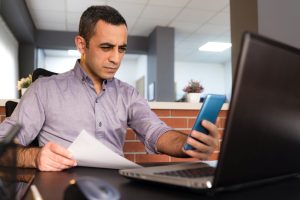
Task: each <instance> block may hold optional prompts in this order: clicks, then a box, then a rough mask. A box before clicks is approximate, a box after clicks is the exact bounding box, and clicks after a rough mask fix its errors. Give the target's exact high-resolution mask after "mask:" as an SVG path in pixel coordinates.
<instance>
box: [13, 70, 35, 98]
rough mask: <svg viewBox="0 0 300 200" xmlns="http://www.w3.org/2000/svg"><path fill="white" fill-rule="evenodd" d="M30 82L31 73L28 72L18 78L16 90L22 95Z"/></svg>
mask: <svg viewBox="0 0 300 200" xmlns="http://www.w3.org/2000/svg"><path fill="white" fill-rule="evenodd" d="M31 83H32V75H31V74H29V75H28V76H27V77H25V78H21V79H20V80H18V85H17V88H18V90H20V91H21V94H22V95H23V94H24V93H25V92H26V90H27V88H28V87H29V86H30V84H31Z"/></svg>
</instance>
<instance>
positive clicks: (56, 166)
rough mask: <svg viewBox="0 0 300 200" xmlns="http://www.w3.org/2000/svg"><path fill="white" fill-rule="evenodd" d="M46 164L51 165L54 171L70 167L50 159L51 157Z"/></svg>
mask: <svg viewBox="0 0 300 200" xmlns="http://www.w3.org/2000/svg"><path fill="white" fill-rule="evenodd" d="M47 164H48V166H49V167H51V168H52V169H54V170H55V171H61V170H64V169H68V168H70V167H72V166H70V165H65V164H63V163H60V162H56V161H55V160H52V159H51V158H50V159H49V160H48V163H47Z"/></svg>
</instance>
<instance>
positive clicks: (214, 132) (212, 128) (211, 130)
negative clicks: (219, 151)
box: [201, 120, 219, 138]
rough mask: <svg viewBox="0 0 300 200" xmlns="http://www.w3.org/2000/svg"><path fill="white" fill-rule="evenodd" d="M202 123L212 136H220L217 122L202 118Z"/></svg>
mask: <svg viewBox="0 0 300 200" xmlns="http://www.w3.org/2000/svg"><path fill="white" fill-rule="evenodd" d="M201 125H202V126H203V127H204V128H206V129H207V130H208V131H209V135H211V136H212V137H214V138H217V137H218V136H219V134H218V128H217V126H216V125H215V124H213V123H211V122H210V121H207V120H202V122H201Z"/></svg>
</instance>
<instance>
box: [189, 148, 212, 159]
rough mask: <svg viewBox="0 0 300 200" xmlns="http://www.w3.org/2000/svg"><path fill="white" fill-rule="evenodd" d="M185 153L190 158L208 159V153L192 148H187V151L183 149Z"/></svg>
mask: <svg viewBox="0 0 300 200" xmlns="http://www.w3.org/2000/svg"><path fill="white" fill-rule="evenodd" d="M185 153H186V154H187V155H189V156H190V157H192V158H197V159H199V160H208V159H209V156H210V154H207V153H201V152H197V151H193V150H188V151H185Z"/></svg>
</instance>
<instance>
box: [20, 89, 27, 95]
mask: <svg viewBox="0 0 300 200" xmlns="http://www.w3.org/2000/svg"><path fill="white" fill-rule="evenodd" d="M26 90H27V88H22V89H21V95H22V96H23V95H24V94H25V92H26Z"/></svg>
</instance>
